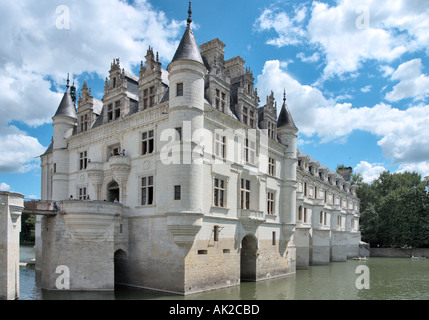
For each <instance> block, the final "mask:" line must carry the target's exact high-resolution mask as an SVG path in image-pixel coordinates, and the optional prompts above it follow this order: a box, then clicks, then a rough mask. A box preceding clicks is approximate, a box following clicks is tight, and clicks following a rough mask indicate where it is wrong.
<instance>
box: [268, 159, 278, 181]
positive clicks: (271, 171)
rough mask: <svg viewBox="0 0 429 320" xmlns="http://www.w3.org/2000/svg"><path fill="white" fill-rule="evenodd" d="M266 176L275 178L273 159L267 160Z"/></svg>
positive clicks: (274, 161) (274, 162)
mask: <svg viewBox="0 0 429 320" xmlns="http://www.w3.org/2000/svg"><path fill="white" fill-rule="evenodd" d="M268 174H269V175H270V176H272V177H275V176H276V160H275V159H273V158H269V159H268Z"/></svg>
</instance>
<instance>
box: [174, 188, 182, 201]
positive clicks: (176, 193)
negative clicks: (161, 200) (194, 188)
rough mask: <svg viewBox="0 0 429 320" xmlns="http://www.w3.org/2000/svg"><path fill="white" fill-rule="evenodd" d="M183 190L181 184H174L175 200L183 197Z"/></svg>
mask: <svg viewBox="0 0 429 320" xmlns="http://www.w3.org/2000/svg"><path fill="white" fill-rule="evenodd" d="M181 192H182V187H181V186H174V200H180V199H181V196H182V195H181Z"/></svg>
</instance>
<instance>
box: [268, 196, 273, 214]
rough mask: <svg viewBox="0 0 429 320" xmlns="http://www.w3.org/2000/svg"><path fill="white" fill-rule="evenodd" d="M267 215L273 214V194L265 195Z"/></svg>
mask: <svg viewBox="0 0 429 320" xmlns="http://www.w3.org/2000/svg"><path fill="white" fill-rule="evenodd" d="M267 214H274V192H268V193H267Z"/></svg>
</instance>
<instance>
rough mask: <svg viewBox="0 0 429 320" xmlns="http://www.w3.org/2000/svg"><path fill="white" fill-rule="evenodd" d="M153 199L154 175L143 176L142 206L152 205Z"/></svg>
mask: <svg viewBox="0 0 429 320" xmlns="http://www.w3.org/2000/svg"><path fill="white" fill-rule="evenodd" d="M153 199H154V189H153V177H144V178H142V206H149V205H152V204H153Z"/></svg>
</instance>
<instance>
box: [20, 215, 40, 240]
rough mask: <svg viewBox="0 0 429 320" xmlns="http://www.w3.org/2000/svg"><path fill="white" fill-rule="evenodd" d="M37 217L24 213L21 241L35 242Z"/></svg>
mask: <svg viewBox="0 0 429 320" xmlns="http://www.w3.org/2000/svg"><path fill="white" fill-rule="evenodd" d="M35 225H36V216H35V215H29V214H25V213H23V214H22V216H21V234H20V237H21V241H25V242H34V240H35Z"/></svg>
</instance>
